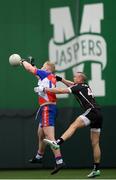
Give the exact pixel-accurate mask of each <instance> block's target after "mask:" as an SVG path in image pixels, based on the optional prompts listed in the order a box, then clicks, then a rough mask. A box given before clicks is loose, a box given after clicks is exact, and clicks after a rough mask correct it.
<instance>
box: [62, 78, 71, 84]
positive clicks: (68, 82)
mask: <svg viewBox="0 0 116 180" xmlns="http://www.w3.org/2000/svg"><path fill="white" fill-rule="evenodd" d="M61 82H63V83H64V84H65V85H66V86H72V85H74V82H72V81H69V80H67V79H64V78H62V81H61Z"/></svg>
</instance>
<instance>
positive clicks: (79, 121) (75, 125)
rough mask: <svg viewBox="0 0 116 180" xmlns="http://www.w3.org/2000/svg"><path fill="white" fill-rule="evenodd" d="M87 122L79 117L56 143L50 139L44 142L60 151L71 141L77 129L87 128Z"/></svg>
mask: <svg viewBox="0 0 116 180" xmlns="http://www.w3.org/2000/svg"><path fill="white" fill-rule="evenodd" d="M85 126H86V125H85V122H84V121H83V119H82V118H81V117H80V116H79V117H78V118H77V119H76V120H75V121H74V122H73V123H72V124H71V125H70V126H69V128H68V129H67V130H66V131H65V132H64V134H63V135H62V136H61V137H60V138H59V139H58V140H57V141H56V142H55V141H51V140H49V139H48V138H47V139H44V142H45V143H46V144H49V145H50V146H51V147H52V148H53V149H58V148H59V147H60V145H61V144H62V143H63V142H64V141H66V140H67V139H69V138H70V137H71V136H72V135H73V134H74V133H75V131H76V130H77V129H79V128H83V127H85Z"/></svg>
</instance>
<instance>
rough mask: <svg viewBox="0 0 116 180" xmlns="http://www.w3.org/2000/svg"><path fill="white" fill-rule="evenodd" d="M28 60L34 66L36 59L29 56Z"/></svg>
mask: <svg viewBox="0 0 116 180" xmlns="http://www.w3.org/2000/svg"><path fill="white" fill-rule="evenodd" d="M27 60H28V62H29V63H30V64H31V65H32V66H35V59H34V58H33V57H32V56H29V57H28V58H27Z"/></svg>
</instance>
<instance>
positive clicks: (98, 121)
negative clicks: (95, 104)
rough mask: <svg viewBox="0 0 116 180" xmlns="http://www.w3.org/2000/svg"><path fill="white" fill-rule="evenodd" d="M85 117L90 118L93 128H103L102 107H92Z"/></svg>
mask: <svg viewBox="0 0 116 180" xmlns="http://www.w3.org/2000/svg"><path fill="white" fill-rule="evenodd" d="M85 117H87V118H88V119H89V120H90V127H91V128H96V129H99V128H100V129H101V128H102V122H103V117H102V113H101V109H100V108H99V109H98V108H92V109H91V110H90V111H89V112H88V113H87V114H86V113H85Z"/></svg>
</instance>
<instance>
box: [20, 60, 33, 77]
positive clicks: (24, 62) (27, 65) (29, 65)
mask: <svg viewBox="0 0 116 180" xmlns="http://www.w3.org/2000/svg"><path fill="white" fill-rule="evenodd" d="M21 64H22V65H23V67H24V68H25V69H26V70H27V71H28V72H30V73H32V74H35V71H36V67H34V66H32V65H31V64H30V63H28V62H27V61H22V62H21Z"/></svg>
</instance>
